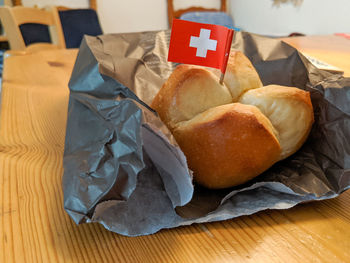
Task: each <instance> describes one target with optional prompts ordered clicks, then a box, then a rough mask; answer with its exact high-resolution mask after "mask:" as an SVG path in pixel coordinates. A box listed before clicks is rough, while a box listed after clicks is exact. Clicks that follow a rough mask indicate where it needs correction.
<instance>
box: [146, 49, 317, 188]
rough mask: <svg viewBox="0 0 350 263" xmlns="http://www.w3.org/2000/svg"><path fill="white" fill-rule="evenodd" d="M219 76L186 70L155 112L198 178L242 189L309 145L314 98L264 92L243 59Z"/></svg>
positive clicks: (157, 101)
mask: <svg viewBox="0 0 350 263" xmlns="http://www.w3.org/2000/svg"><path fill="white" fill-rule="evenodd" d="M219 74H220V72H219V71H218V70H210V69H207V68H204V67H198V66H190V65H180V66H178V67H177V68H176V69H175V70H174V72H173V73H172V74H171V76H170V77H169V78H168V80H167V81H166V82H165V83H164V85H163V87H162V88H161V89H160V90H159V92H158V93H157V95H156V97H155V98H154V100H153V102H152V105H151V107H152V108H153V109H155V110H156V111H157V112H158V114H159V117H160V118H161V120H162V121H163V122H164V123H165V124H166V125H167V126H168V128H169V129H170V131H171V132H172V133H173V135H174V137H175V139H176V141H177V142H178V144H179V146H180V148H181V150H182V151H183V152H184V154H185V156H186V158H187V161H188V165H189V168H190V169H191V170H193V172H194V173H193V175H194V179H195V181H196V182H198V183H199V184H201V185H203V186H206V187H208V188H213V189H219V188H227V187H231V186H235V185H239V184H242V183H245V182H247V181H248V180H250V179H252V178H254V177H256V176H257V175H259V174H261V173H262V172H263V171H265V170H267V169H268V168H269V167H271V166H272V165H273V164H274V163H276V162H277V161H279V160H281V159H284V158H286V157H288V156H290V155H291V154H293V153H295V152H296V151H297V150H298V149H299V148H300V147H301V145H302V144H303V143H304V141H305V140H306V138H307V136H308V134H309V132H310V129H311V126H312V123H313V109H312V104H311V101H310V96H309V93H308V92H305V91H303V90H300V89H297V88H293V87H283V86H278V85H269V86H265V87H263V86H262V83H261V80H260V78H259V75H258V74H257V72H256V71H255V69H254V67H253V65H252V64H251V62H250V61H249V60H248V58H247V57H246V56H245V55H244V54H243V53H241V52H238V51H231V54H230V57H229V61H228V66H227V70H226V74H225V78H224V84H223V85H221V84H219Z"/></svg>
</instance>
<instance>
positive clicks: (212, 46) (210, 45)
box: [190, 28, 217, 58]
mask: <svg viewBox="0 0 350 263" xmlns="http://www.w3.org/2000/svg"><path fill="white" fill-rule="evenodd" d="M210 32H211V31H210V30H209V29H203V28H201V31H200V33H199V37H194V36H191V40H190V47H195V48H197V52H196V56H197V57H202V58H205V57H207V51H208V50H212V51H215V50H216V45H217V41H216V40H213V39H210Z"/></svg>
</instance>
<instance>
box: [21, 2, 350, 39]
mask: <svg viewBox="0 0 350 263" xmlns="http://www.w3.org/2000/svg"><path fill="white" fill-rule="evenodd" d="M292 2H293V1H290V2H287V3H283V4H281V5H279V6H276V5H274V4H273V3H274V1H273V0H227V4H228V8H229V12H230V14H231V16H232V17H233V20H234V24H235V26H236V27H239V28H241V29H243V30H245V31H249V32H252V33H257V34H262V35H269V36H286V35H288V34H290V33H292V32H299V33H304V34H308V35H315V34H333V33H339V32H347V33H349V32H350V15H349V10H350V0H303V1H302V3H301V5H299V6H295V5H294V4H293V3H292ZM22 3H23V5H27V6H33V5H38V6H45V5H65V6H69V7H88V6H89V3H88V0H74V1H72V0H22ZM166 3H167V1H166V0H97V6H98V14H99V18H100V22H101V25H102V28H103V30H104V32H105V33H119V32H135V31H148V30H161V29H166V28H168V21H167V4H166ZM174 5H175V8H185V7H189V6H190V5H197V6H198V5H200V6H205V7H219V1H218V0H191V1H190V0H174Z"/></svg>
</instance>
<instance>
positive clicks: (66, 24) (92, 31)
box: [59, 9, 102, 48]
mask: <svg viewBox="0 0 350 263" xmlns="http://www.w3.org/2000/svg"><path fill="white" fill-rule="evenodd" d="M59 15H60V19H61V24H62V29H63V34H64V38H65V41H66V47H67V48H78V47H79V46H80V43H81V41H82V39H83V37H84V35H89V36H98V35H101V34H102V29H101V26H100V22H99V20H98V17H97V14H96V11H95V10H93V9H70V10H64V11H59Z"/></svg>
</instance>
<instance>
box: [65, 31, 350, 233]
mask: <svg viewBox="0 0 350 263" xmlns="http://www.w3.org/2000/svg"><path fill="white" fill-rule="evenodd" d="M169 38H170V31H157V32H142V33H127V34H111V35H102V36H99V37H85V39H84V40H83V43H82V45H81V47H80V50H79V54H78V57H77V61H76V64H75V67H74V70H73V73H72V76H71V79H70V82H69V88H70V97H69V108H68V120H67V130H66V139H65V151H64V176H63V191H64V207H65V210H66V211H67V213H68V214H69V215H70V216H71V218H72V219H73V220H74V221H75V222H76V223H78V224H79V223H88V222H99V223H101V224H102V225H104V226H105V227H106V228H107V229H109V230H110V231H113V232H116V233H120V234H122V235H128V236H138V235H147V234H152V233H155V232H157V231H159V230H160V229H164V228H173V227H177V226H181V225H189V224H192V223H201V222H211V221H218V220H225V219H230V218H234V217H238V216H241V215H249V214H253V213H255V212H258V211H261V210H264V209H286V208H290V207H292V206H295V205H296V204H298V203H301V202H307V201H312V200H322V199H327V198H333V197H336V196H338V195H339V194H340V193H342V192H343V191H345V190H346V189H348V188H349V186H350V170H349V167H350V140H348V139H347V138H349V137H350V103H349V102H350V79H349V78H343V77H342V76H341V75H336V74H331V73H329V72H326V71H321V70H318V69H316V68H315V67H314V66H313V65H312V64H311V63H309V61H308V60H307V59H306V58H305V57H304V56H303V55H301V54H300V53H299V52H298V51H297V50H296V49H294V48H292V47H291V46H289V45H288V44H286V43H284V42H281V41H279V40H276V39H269V38H264V37H261V36H257V35H252V34H249V33H245V32H236V33H235V37H234V40H233V43H232V48H234V49H238V50H241V51H243V52H244V53H245V54H246V55H247V56H248V58H249V59H250V60H251V61H252V63H253V65H254V66H255V68H256V69H257V71H258V73H259V75H260V77H261V80H262V82H263V84H264V85H268V84H280V85H286V86H296V87H298V88H300V89H304V90H307V91H309V92H310V94H311V98H312V103H313V107H314V111H315V123H314V125H313V128H312V131H311V133H310V136H309V138H308V140H307V142H306V143H305V144H304V146H303V147H302V148H301V149H300V150H299V151H298V152H297V153H296V154H294V155H293V156H291V157H289V158H287V159H285V160H283V161H280V162H278V163H276V164H275V165H274V166H273V167H271V168H270V169H269V170H267V171H266V172H264V173H263V174H261V175H260V176H258V177H257V178H256V179H254V180H252V181H250V182H248V183H246V184H244V185H241V186H237V187H234V188H230V189H224V190H209V189H205V188H203V187H201V186H198V185H193V183H192V174H191V171H190V170H189V169H188V167H187V164H186V158H185V156H184V155H183V153H182V152H181V150H180V149H179V148H178V146H177V144H176V142H175V140H174V138H173V137H172V135H171V133H170V132H169V131H168V129H167V128H166V127H165V125H164V124H163V123H162V122H161V121H160V119H159V118H158V117H157V115H156V113H155V112H154V111H153V110H152V109H151V108H150V107H149V106H148V105H149V104H150V103H151V101H152V99H153V97H154V96H155V94H156V93H157V91H158V90H159V89H160V87H161V86H162V84H163V83H164V81H165V80H166V79H167V78H168V77H169V75H170V74H171V72H172V71H173V69H174V68H175V67H176V65H177V64H175V63H169V62H167V53H168V47H169Z"/></svg>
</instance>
